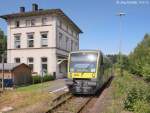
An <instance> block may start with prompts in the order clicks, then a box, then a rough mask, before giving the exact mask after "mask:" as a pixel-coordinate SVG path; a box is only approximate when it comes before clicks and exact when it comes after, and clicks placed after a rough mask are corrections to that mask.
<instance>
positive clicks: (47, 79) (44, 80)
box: [43, 75, 54, 82]
mask: <svg viewBox="0 0 150 113" xmlns="http://www.w3.org/2000/svg"><path fill="white" fill-rule="evenodd" d="M50 80H54V77H53V76H52V75H45V76H44V77H43V82H47V81H50Z"/></svg>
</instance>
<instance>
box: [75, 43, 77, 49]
mask: <svg viewBox="0 0 150 113" xmlns="http://www.w3.org/2000/svg"><path fill="white" fill-rule="evenodd" d="M75 46H76V47H75V48H76V50H78V43H77V42H75Z"/></svg>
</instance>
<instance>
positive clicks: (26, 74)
mask: <svg viewBox="0 0 150 113" xmlns="http://www.w3.org/2000/svg"><path fill="white" fill-rule="evenodd" d="M2 69H3V64H2V63H0V80H1V81H2V76H3V74H2ZM31 83H32V74H31V68H30V67H29V66H28V65H26V64H24V63H21V64H20V63H5V64H4V85H5V86H6V87H10V86H19V85H25V84H31Z"/></svg>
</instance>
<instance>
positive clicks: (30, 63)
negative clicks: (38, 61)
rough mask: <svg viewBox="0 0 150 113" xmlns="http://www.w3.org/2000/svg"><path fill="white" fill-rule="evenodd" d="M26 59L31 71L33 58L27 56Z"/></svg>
mask: <svg viewBox="0 0 150 113" xmlns="http://www.w3.org/2000/svg"><path fill="white" fill-rule="evenodd" d="M27 60H28V61H27V62H28V65H29V67H30V68H31V70H32V71H33V67H34V66H33V64H34V59H33V58H32V57H29V58H28V59H27Z"/></svg>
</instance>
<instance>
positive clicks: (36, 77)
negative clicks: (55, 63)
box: [32, 75, 41, 84]
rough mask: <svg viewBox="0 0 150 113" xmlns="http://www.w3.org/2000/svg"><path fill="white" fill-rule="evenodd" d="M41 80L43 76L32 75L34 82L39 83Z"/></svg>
mask: <svg viewBox="0 0 150 113" xmlns="http://www.w3.org/2000/svg"><path fill="white" fill-rule="evenodd" d="M40 82H41V76H40V75H36V76H33V77H32V83H33V84H37V83H40Z"/></svg>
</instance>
